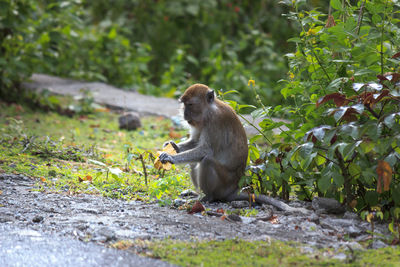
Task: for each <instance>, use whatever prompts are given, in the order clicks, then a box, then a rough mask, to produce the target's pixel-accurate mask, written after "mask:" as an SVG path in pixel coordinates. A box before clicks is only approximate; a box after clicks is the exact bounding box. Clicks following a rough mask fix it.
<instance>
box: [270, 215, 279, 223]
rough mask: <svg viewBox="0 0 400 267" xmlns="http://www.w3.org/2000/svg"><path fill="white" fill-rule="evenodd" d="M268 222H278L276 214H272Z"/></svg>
mask: <svg viewBox="0 0 400 267" xmlns="http://www.w3.org/2000/svg"><path fill="white" fill-rule="evenodd" d="M268 221H269V222H270V223H272V224H278V223H279V222H278V216H276V215H273V216H272V217H271V219H269V220H268Z"/></svg>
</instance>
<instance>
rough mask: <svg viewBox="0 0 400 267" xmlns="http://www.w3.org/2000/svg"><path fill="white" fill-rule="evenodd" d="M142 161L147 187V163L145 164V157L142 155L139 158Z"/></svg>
mask: <svg viewBox="0 0 400 267" xmlns="http://www.w3.org/2000/svg"><path fill="white" fill-rule="evenodd" d="M139 159H140V161H141V162H142V167H143V173H144V182H145V184H146V186H147V170H146V163H145V162H144V159H143V155H142V154H140V156H139Z"/></svg>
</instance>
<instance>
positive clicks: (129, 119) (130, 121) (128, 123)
mask: <svg viewBox="0 0 400 267" xmlns="http://www.w3.org/2000/svg"><path fill="white" fill-rule="evenodd" d="M118 122H119V128H120V129H126V130H128V131H132V130H136V129H137V128H139V127H142V123H141V121H140V118H139V115H138V114H137V113H135V112H128V113H124V114H122V115H121V116H119V118H118Z"/></svg>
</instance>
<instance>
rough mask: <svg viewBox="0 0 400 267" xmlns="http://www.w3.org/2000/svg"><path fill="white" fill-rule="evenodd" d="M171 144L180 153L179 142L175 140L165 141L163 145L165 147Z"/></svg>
mask: <svg viewBox="0 0 400 267" xmlns="http://www.w3.org/2000/svg"><path fill="white" fill-rule="evenodd" d="M169 144H171V146H172V147H173V148H174V149H175V151H176V153H179V147H178V145H177V144H175V142H174V141H168V142H165V143H164V145H163V148H164V147H166V146H167V145H169Z"/></svg>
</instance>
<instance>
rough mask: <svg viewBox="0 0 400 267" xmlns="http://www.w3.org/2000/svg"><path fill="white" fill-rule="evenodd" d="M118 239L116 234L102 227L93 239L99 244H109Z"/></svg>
mask: <svg viewBox="0 0 400 267" xmlns="http://www.w3.org/2000/svg"><path fill="white" fill-rule="evenodd" d="M115 239H116V235H115V232H114V231H113V230H111V229H109V228H107V227H102V228H100V229H99V230H97V231H96V234H95V236H94V238H93V240H94V241H98V242H104V243H105V242H109V241H113V240H115Z"/></svg>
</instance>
